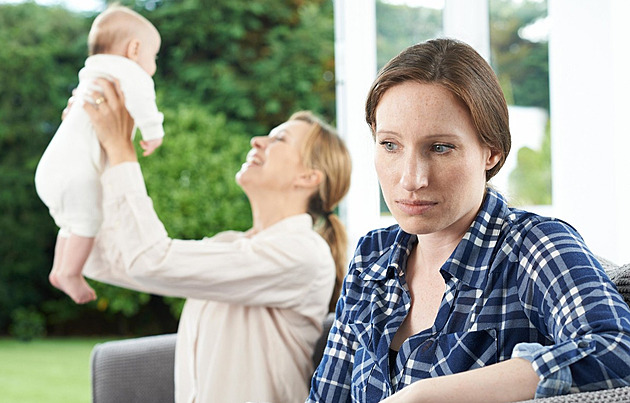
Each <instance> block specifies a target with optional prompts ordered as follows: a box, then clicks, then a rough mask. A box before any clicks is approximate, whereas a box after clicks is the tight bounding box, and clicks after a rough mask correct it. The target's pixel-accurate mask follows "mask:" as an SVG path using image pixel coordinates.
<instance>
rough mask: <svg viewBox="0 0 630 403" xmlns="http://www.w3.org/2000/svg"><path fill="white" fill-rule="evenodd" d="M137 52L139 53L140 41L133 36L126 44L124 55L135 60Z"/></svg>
mask: <svg viewBox="0 0 630 403" xmlns="http://www.w3.org/2000/svg"><path fill="white" fill-rule="evenodd" d="M139 54H140V41H139V40H138V39H135V38H134V39H132V40H130V41H129V43H128V44H127V49H126V51H125V57H126V58H128V59H131V60H133V61H137V60H138V55H139Z"/></svg>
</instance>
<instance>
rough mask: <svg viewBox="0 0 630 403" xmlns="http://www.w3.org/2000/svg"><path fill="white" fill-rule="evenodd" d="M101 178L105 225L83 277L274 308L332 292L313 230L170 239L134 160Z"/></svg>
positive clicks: (327, 262) (325, 257)
mask: <svg viewBox="0 0 630 403" xmlns="http://www.w3.org/2000/svg"><path fill="white" fill-rule="evenodd" d="M101 181H102V184H103V217H104V221H103V224H102V226H101V230H100V231H99V233H98V234H97V237H96V240H95V246H94V249H93V251H92V253H91V255H90V257H89V259H88V261H87V263H86V267H85V268H84V273H85V275H86V276H88V277H91V278H94V279H96V280H99V281H103V282H107V283H111V284H114V285H118V286H122V287H126V288H132V289H136V290H139V291H144V292H150V293H154V294H160V295H168V296H177V297H184V298H197V299H208V300H215V301H221V302H227V303H240V304H247V305H264V306H270V307H279V308H292V307H295V306H296V305H298V304H304V303H308V301H310V299H309V297H308V295H309V294H313V295H315V294H317V293H318V292H319V293H321V292H322V291H318V288H321V289H325V290H327V289H326V288H325V287H327V286H328V287H329V288H330V291H331V292H332V284H333V282H334V264H333V263H332V257H330V251H329V250H327V249H326V248H327V245H326V243H325V242H324V241H323V239H317V234H316V233H315V232H313V231H312V230H311V231H304V230H293V231H292V230H291V229H290V228H288V229H286V228H285V227H283V231H262V232H260V233H259V234H257V235H255V236H253V237H252V238H247V237H244V236H240V237H227V238H231V239H228V240H226V239H225V238H226V237H217V239H216V240H215V239H213V238H210V239H205V240H178V239H171V238H169V237H168V235H167V232H166V230H165V228H164V226H163V224H162V222H161V221H160V220H159V218H158V216H157V214H156V212H155V210H154V209H153V204H152V201H151V199H150V198H149V196H148V195H147V192H146V187H145V184H144V180H143V178H142V173H141V170H140V166H139V164H138V163H124V164H120V165H117V166H115V167H112V168H109V169H108V170H107V171H105V173H104V174H103V176H102V180H101ZM286 227H290V226H288V225H287V226H286ZM285 229H286V230H285ZM266 232H270V233H266ZM311 232H312V234H311ZM327 291H328V290H327ZM304 301H307V302H304Z"/></svg>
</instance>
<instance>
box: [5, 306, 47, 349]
mask: <svg viewBox="0 0 630 403" xmlns="http://www.w3.org/2000/svg"><path fill="white" fill-rule="evenodd" d="M11 319H12V323H11V326H10V327H9V334H11V335H12V336H13V337H15V338H17V339H18V340H22V341H30V340H33V339H37V338H40V337H42V336H45V335H46V320H45V319H44V315H42V314H41V313H40V312H39V311H37V310H36V309H34V308H26V307H19V308H16V309H15V310H14V311H13V314H12V315H11Z"/></svg>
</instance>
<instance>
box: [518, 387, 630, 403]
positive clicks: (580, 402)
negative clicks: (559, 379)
mask: <svg viewBox="0 0 630 403" xmlns="http://www.w3.org/2000/svg"><path fill="white" fill-rule="evenodd" d="M591 402H592V403H595V402H597V403H605V402H606V403H613V402H615V403H616V402H619V403H621V402H626V403H627V402H630V386H626V387H623V388H616V389H606V390H598V391H595V392H582V393H574V394H570V395H564V396H555V397H547V398H544V399H533V400H527V401H526V402H520V403H591Z"/></svg>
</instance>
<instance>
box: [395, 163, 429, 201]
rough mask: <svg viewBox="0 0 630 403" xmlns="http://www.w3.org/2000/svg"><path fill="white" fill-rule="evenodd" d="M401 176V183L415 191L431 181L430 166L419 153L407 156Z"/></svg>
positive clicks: (409, 190)
mask: <svg viewBox="0 0 630 403" xmlns="http://www.w3.org/2000/svg"><path fill="white" fill-rule="evenodd" d="M403 164H404V166H403V167H402V168H403V169H402V175H401V176H400V184H401V186H402V187H403V189H405V190H406V191H408V192H413V191H416V190H418V189H421V188H423V187H426V186H427V185H428V183H429V167H428V166H427V164H426V162H424V161H423V160H422V158H420V157H419V156H417V155H410V156H409V157H407V158H405V160H404V162H403Z"/></svg>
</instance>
